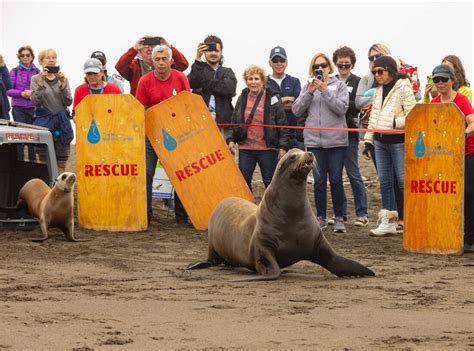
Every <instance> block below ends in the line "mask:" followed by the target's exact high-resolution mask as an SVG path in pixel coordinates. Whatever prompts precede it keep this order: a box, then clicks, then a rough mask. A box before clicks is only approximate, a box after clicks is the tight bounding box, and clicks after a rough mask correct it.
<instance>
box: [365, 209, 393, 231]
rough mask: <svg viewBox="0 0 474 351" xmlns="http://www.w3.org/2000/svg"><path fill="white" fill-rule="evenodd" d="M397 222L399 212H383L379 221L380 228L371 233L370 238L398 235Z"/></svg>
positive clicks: (380, 213)
mask: <svg viewBox="0 0 474 351" xmlns="http://www.w3.org/2000/svg"><path fill="white" fill-rule="evenodd" d="M397 220H398V212H397V211H389V210H381V211H380V212H379V219H378V221H377V224H378V227H377V228H375V229H372V230H371V231H370V236H386V235H392V234H397Z"/></svg>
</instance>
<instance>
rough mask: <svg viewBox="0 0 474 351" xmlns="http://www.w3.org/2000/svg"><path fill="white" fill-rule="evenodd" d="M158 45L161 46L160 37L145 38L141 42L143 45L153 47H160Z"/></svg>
mask: <svg viewBox="0 0 474 351" xmlns="http://www.w3.org/2000/svg"><path fill="white" fill-rule="evenodd" d="M160 44H161V38H160V37H152V38H145V40H143V45H149V46H155V45H160Z"/></svg>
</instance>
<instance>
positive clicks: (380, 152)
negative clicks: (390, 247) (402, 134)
mask: <svg viewBox="0 0 474 351" xmlns="http://www.w3.org/2000/svg"><path fill="white" fill-rule="evenodd" d="M374 148H375V157H376V159H377V173H378V176H379V182H380V193H381V195H382V207H383V208H384V209H386V210H391V211H393V210H397V211H398V216H399V218H400V219H403V206H402V207H401V208H397V201H396V199H395V189H394V177H395V181H396V182H397V184H398V187H399V188H400V190H401V193H400V196H401V198H400V199H399V201H401V203H403V190H402V189H404V182H405V169H404V148H405V143H396V144H389V143H382V142H380V141H378V140H375V141H374Z"/></svg>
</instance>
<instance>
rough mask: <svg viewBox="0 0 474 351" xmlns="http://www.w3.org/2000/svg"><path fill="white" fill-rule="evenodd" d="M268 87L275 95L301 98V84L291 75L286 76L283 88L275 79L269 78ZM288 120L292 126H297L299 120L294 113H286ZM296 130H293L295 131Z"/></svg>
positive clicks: (282, 82)
mask: <svg viewBox="0 0 474 351" xmlns="http://www.w3.org/2000/svg"><path fill="white" fill-rule="evenodd" d="M267 87H268V88H269V89H270V90H271V91H272V92H273V93H275V94H278V95H280V97H284V96H293V97H294V98H295V99H296V98H297V97H298V96H300V93H301V83H300V80H299V79H298V78H295V77H292V76H290V75H289V74H287V75H285V78H283V80H282V81H281V87H280V86H279V85H278V83H277V82H275V81H274V80H273V79H271V78H270V76H268V79H267ZM285 112H286V118H287V119H288V124H289V125H291V126H296V122H297V120H298V118H297V117H296V116H295V115H294V114H293V112H292V111H285ZM293 130H294V129H292V131H293Z"/></svg>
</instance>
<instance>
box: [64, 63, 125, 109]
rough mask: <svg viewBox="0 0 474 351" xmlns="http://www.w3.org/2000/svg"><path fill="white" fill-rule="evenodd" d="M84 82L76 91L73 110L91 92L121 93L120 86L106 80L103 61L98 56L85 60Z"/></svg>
mask: <svg viewBox="0 0 474 351" xmlns="http://www.w3.org/2000/svg"><path fill="white" fill-rule="evenodd" d="M84 74H85V77H84V80H85V81H86V82H85V83H84V84H81V85H79V86H78V87H77V88H76V91H75V92H74V103H73V111H74V110H75V109H76V106H77V104H79V103H80V102H81V100H82V99H84V97H86V96H87V95H89V94H121V93H122V92H121V91H120V88H119V87H118V86H116V85H115V84H112V83H109V82H106V81H105V76H104V69H103V66H102V63H101V62H100V61H99V60H98V59H96V58H89V59H87V60H86V62H84Z"/></svg>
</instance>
